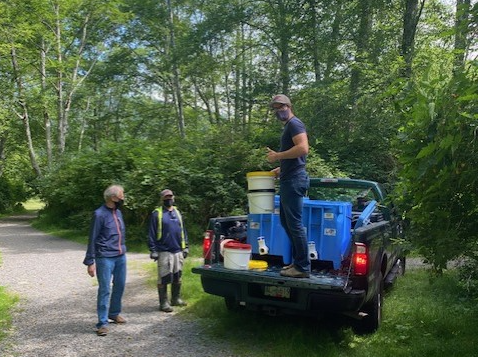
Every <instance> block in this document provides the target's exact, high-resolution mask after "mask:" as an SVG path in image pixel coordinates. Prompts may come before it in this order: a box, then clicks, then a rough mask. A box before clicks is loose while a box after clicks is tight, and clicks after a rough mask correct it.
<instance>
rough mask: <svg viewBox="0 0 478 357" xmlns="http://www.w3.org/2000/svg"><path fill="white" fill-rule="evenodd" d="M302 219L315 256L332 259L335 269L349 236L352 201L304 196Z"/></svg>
mask: <svg viewBox="0 0 478 357" xmlns="http://www.w3.org/2000/svg"><path fill="white" fill-rule="evenodd" d="M302 222H303V224H304V226H305V228H306V230H307V239H308V241H309V242H314V243H315V248H316V250H317V254H318V259H319V260H326V261H332V263H333V266H334V269H338V268H339V267H340V264H341V262H342V258H343V257H344V256H345V255H347V254H348V250H349V247H350V242H351V238H352V234H351V231H350V229H351V223H352V204H351V203H350V202H334V201H319V200H310V199H304V210H303V213H302Z"/></svg>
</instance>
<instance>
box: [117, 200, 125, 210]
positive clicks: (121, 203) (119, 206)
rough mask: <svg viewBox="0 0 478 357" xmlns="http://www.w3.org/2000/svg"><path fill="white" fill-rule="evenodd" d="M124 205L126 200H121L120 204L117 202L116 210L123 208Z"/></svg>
mask: <svg viewBox="0 0 478 357" xmlns="http://www.w3.org/2000/svg"><path fill="white" fill-rule="evenodd" d="M123 204H124V200H119V201H118V202H115V207H116V209H118V208H121V207H122V206H123Z"/></svg>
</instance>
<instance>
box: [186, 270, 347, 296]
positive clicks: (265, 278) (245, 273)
mask: <svg viewBox="0 0 478 357" xmlns="http://www.w3.org/2000/svg"><path fill="white" fill-rule="evenodd" d="M192 272H193V273H196V274H200V275H202V276H203V277H211V278H216V279H221V280H229V281H244V282H248V283H257V284H268V285H280V286H289V287H294V288H306V289H308V290H337V291H344V290H347V276H345V275H344V276H340V275H333V274H330V273H328V274H322V273H317V272H313V273H312V274H311V275H310V278H299V279H298V278H289V277H284V276H282V275H280V268H276V267H272V268H269V269H267V270H265V271H256V270H233V269H226V268H224V266H223V265H222V264H212V265H203V266H200V267H196V268H193V269H192Z"/></svg>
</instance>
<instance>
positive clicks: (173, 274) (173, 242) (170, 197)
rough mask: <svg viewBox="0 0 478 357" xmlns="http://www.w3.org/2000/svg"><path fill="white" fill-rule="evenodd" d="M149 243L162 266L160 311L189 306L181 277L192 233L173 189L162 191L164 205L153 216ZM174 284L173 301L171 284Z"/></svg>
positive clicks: (152, 256)
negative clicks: (186, 225)
mask: <svg viewBox="0 0 478 357" xmlns="http://www.w3.org/2000/svg"><path fill="white" fill-rule="evenodd" d="M148 245H149V250H150V257H151V259H153V260H154V261H156V262H157V265H158V283H157V284H158V295H159V310H160V311H164V312H172V311H173V308H172V307H171V305H172V306H186V305H187V303H186V302H185V301H183V300H182V299H181V276H182V272H183V265H184V259H185V258H186V257H187V255H188V253H189V249H188V236H187V232H186V229H185V227H184V222H183V217H182V215H181V213H180V212H179V210H178V208H177V207H176V206H174V194H173V191H171V190H169V189H165V190H163V191H161V207H158V208H156V209H155V210H154V211H153V212H152V214H151V218H150V222H149V234H148ZM169 284H171V304H170V303H169V299H168V285H169Z"/></svg>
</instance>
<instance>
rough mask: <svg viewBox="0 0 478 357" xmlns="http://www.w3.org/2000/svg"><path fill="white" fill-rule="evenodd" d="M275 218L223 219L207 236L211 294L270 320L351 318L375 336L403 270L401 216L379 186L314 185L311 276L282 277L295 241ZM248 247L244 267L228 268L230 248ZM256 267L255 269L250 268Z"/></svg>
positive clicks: (308, 211) (306, 216)
mask: <svg viewBox="0 0 478 357" xmlns="http://www.w3.org/2000/svg"><path fill="white" fill-rule="evenodd" d="M275 201H276V202H275V212H274V213H264V214H248V215H244V216H232V217H218V218H212V219H210V221H209V226H208V229H207V231H206V232H205V235H204V241H203V242H204V243H203V253H204V264H203V265H201V266H199V267H195V268H193V269H192V271H193V273H196V274H200V275H201V282H202V286H203V289H204V291H205V292H206V293H209V294H213V295H218V296H222V297H224V300H225V304H226V306H227V308H228V309H230V310H233V309H234V310H236V309H248V310H255V311H262V312H265V313H267V314H270V315H277V314H283V313H286V314H302V315H306V316H318V317H319V316H321V315H323V314H324V313H330V312H332V313H340V314H345V315H347V316H351V317H353V318H354V320H353V324H352V326H353V327H354V329H355V331H356V332H357V333H371V332H374V331H375V330H376V329H377V328H378V327H379V325H380V322H381V318H382V304H383V292H384V288H386V287H387V286H391V285H392V284H393V282H394V281H395V279H396V277H397V276H399V275H401V274H403V273H404V271H405V255H404V252H403V251H402V249H401V244H400V242H401V241H402V238H403V237H402V235H403V233H402V228H401V221H400V217H398V216H397V215H396V212H395V209H394V207H393V206H392V205H391V203H390V202H389V200H388V199H387V198H386V194H385V191H384V190H383V188H382V186H381V185H380V184H378V183H376V182H373V181H366V180H354V179H342V178H339V179H321V178H313V179H311V186H310V189H309V193H308V197H307V198H305V199H304V211H303V223H304V226H305V228H306V230H307V235H308V240H309V255H310V257H311V263H312V264H311V267H312V268H311V275H310V277H309V278H288V277H283V276H281V275H280V270H281V268H282V266H283V265H284V264H289V263H291V248H290V242H289V241H288V239H287V236H286V235H285V233H284V231H283V229H282V227H281V226H280V219H279V215H278V212H277V211H278V206H279V204H278V196H276V197H275ZM231 241H232V242H237V243H238V244H243V247H246V248H247V247H250V248H251V250H250V253H251V254H250V259H251V260H250V261H249V264H248V266H247V267H246V268H244V267H242V268H238V269H235V268H232V269H231V267H226V266H225V265H226V264H224V263H225V260H224V254H225V249H224V247H225V244H224V243H225V242H231ZM253 263H254V264H253Z"/></svg>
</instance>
